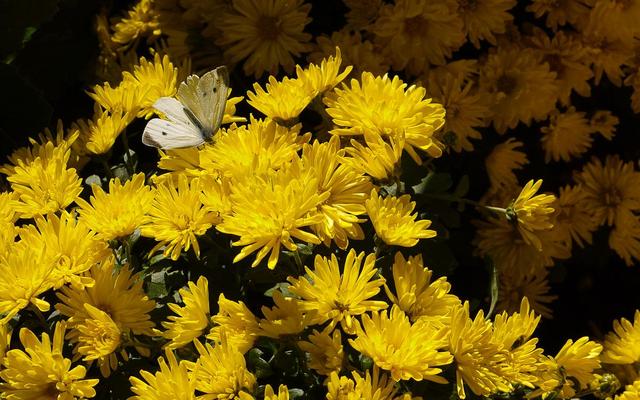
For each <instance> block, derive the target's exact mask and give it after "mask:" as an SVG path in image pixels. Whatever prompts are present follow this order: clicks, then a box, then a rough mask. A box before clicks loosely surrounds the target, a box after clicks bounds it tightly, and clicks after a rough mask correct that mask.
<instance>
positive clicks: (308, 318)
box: [260, 290, 317, 338]
mask: <svg viewBox="0 0 640 400" xmlns="http://www.w3.org/2000/svg"><path fill="white" fill-rule="evenodd" d="M272 298H273V302H274V303H275V305H274V306H273V307H272V308H269V307H266V306H262V314H264V319H261V320H260V330H261V334H260V336H267V337H272V338H279V337H280V336H286V335H296V334H298V333H300V332H302V331H303V330H305V328H306V327H308V326H310V325H313V324H314V323H315V322H314V321H315V320H316V318H317V316H316V311H315V310H311V311H307V310H305V309H304V308H303V306H302V304H301V303H300V301H298V300H297V299H294V298H293V297H284V295H283V294H282V293H281V292H279V291H277V290H276V291H274V292H273V295H272Z"/></svg>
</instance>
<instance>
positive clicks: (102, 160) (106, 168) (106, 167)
mask: <svg viewBox="0 0 640 400" xmlns="http://www.w3.org/2000/svg"><path fill="white" fill-rule="evenodd" d="M99 158H100V163H101V164H102V167H103V168H104V172H105V173H106V174H107V177H108V178H109V179H112V178H113V171H111V167H110V166H109V163H108V162H107V159H106V158H104V157H99Z"/></svg>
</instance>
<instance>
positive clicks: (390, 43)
mask: <svg viewBox="0 0 640 400" xmlns="http://www.w3.org/2000/svg"><path fill="white" fill-rule="evenodd" d="M457 6H458V5H457V2H456V1H455V0H446V1H440V2H429V1H425V0H418V1H410V0H398V1H396V2H395V4H393V5H391V4H389V5H386V6H385V7H384V8H383V9H382V12H381V13H380V17H379V18H378V20H377V21H376V22H375V28H374V29H373V32H374V33H375V35H376V36H377V38H378V41H379V42H380V43H379V45H380V47H381V48H385V49H387V50H388V51H389V53H390V54H389V56H390V58H391V60H392V64H393V69H395V70H402V69H405V68H408V69H409V71H410V72H411V73H413V74H417V73H420V72H422V71H424V70H425V69H426V67H428V66H429V64H436V65H442V64H444V63H445V58H448V57H451V53H452V52H453V51H455V50H457V49H458V48H459V47H460V46H461V45H462V44H463V43H464V39H465V37H464V30H463V29H464V28H463V22H462V19H461V18H460V15H459V14H458V13H457V8H458V7H457Z"/></svg>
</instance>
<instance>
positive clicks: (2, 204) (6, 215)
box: [0, 192, 18, 258]
mask: <svg viewBox="0 0 640 400" xmlns="http://www.w3.org/2000/svg"><path fill="white" fill-rule="evenodd" d="M17 198H18V197H17V196H16V194H15V193H14V192H0V258H1V257H2V256H4V255H5V254H6V252H7V251H8V250H9V249H10V248H11V246H12V245H13V243H14V240H15V237H16V235H17V229H16V227H15V225H14V223H15V222H16V220H17V219H18V213H17V211H16V208H17V206H18V200H17Z"/></svg>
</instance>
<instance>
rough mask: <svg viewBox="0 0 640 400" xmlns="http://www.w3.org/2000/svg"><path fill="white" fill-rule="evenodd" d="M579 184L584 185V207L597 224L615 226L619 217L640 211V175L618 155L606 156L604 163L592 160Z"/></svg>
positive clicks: (582, 174)
mask: <svg viewBox="0 0 640 400" xmlns="http://www.w3.org/2000/svg"><path fill="white" fill-rule="evenodd" d="M576 181H577V182H578V183H581V184H582V188H583V189H584V191H585V193H586V196H585V208H586V210H587V211H588V212H590V213H592V214H593V216H594V218H595V220H596V221H597V222H598V225H602V224H604V223H606V224H607V225H613V223H614V222H615V221H616V218H617V217H618V216H619V215H622V214H625V213H627V214H628V213H630V212H632V211H638V210H640V172H638V171H636V170H635V168H634V165H633V163H631V162H628V163H625V162H624V161H622V160H620V158H619V157H618V156H617V155H613V156H607V158H606V159H605V162H604V164H603V163H602V161H600V160H599V159H596V158H594V159H592V160H591V162H589V163H588V164H587V165H585V166H584V168H583V170H582V171H581V172H580V173H579V174H578V175H577V176H576Z"/></svg>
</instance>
